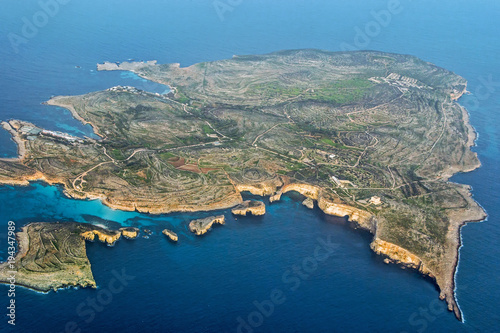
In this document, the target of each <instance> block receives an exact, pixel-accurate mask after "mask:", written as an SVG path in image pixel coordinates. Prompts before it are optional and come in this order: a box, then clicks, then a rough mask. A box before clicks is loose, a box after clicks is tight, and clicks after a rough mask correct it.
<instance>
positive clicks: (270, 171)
mask: <svg viewBox="0 0 500 333" xmlns="http://www.w3.org/2000/svg"><path fill="white" fill-rule="evenodd" d="M98 69H99V70H128V71H132V72H134V73H135V74H137V75H138V76H140V77H142V78H145V79H148V80H151V81H154V82H157V83H161V84H165V85H168V86H170V88H171V92H170V93H169V94H167V95H161V94H157V93H150V92H147V91H142V90H138V89H136V88H133V87H122V86H118V87H113V88H110V89H107V90H105V91H98V92H93V93H89V94H85V95H81V96H58V97H54V98H52V99H51V100H50V101H48V102H47V104H49V105H57V106H60V107H64V108H67V109H68V110H70V111H71V112H72V114H73V115H74V117H75V118H76V119H79V120H80V121H82V122H83V123H85V124H90V125H91V126H92V127H93V128H94V131H95V133H96V134H97V135H99V136H100V139H98V140H95V139H91V138H84V139H81V138H76V137H74V136H71V135H69V134H66V133H60V132H54V131H49V130H46V129H43V128H39V127H37V126H35V125H34V124H30V123H28V122H25V121H22V120H11V121H9V122H4V123H3V127H4V128H6V129H7V130H9V132H10V133H11V134H12V137H13V139H14V140H15V141H16V143H17V144H18V151H19V157H18V158H16V159H2V160H0V183H4V184H13V185H26V184H29V182H30V181H33V180H43V181H45V182H48V183H50V184H62V185H63V187H64V191H65V193H66V195H68V196H69V197H72V198H77V199H100V200H102V202H103V203H104V204H106V205H108V206H110V207H112V208H115V209H121V210H127V211H139V212H143V213H151V214H160V213H170V212H194V211H211V210H216V209H229V208H232V207H234V206H236V205H240V204H242V203H243V198H242V195H241V193H242V192H250V193H252V194H253V195H258V196H269V198H270V199H269V200H270V202H272V204H279V203H278V202H279V200H280V198H281V196H282V195H283V194H284V193H287V192H290V191H295V192H299V193H300V194H302V195H303V196H304V197H305V198H308V199H310V200H308V201H307V202H305V204H306V205H307V206H308V207H311V206H312V207H314V205H316V206H317V207H318V208H319V209H321V210H322V211H323V212H324V213H325V214H331V215H337V216H347V217H348V219H349V221H351V222H352V223H355V224H357V225H358V226H359V227H361V228H364V229H366V230H369V231H370V232H371V233H372V234H373V236H374V237H373V242H372V243H371V248H372V249H373V251H375V252H376V253H379V254H380V255H383V256H385V257H386V258H385V259H387V260H386V261H388V262H389V261H392V262H395V263H398V264H401V265H405V266H407V267H412V268H414V269H416V270H418V271H420V272H421V273H422V274H425V275H428V276H429V277H431V278H432V279H434V281H435V282H436V284H437V286H438V287H439V289H440V298H441V299H445V300H446V301H447V303H448V308H449V310H450V311H453V312H454V313H455V315H456V316H457V318H459V319H460V318H461V313H460V309H459V307H458V306H457V303H456V299H455V293H454V290H455V284H454V283H455V282H454V276H455V270H456V266H457V262H458V251H459V247H460V228H461V226H463V225H464V224H465V223H466V222H470V221H480V220H483V219H484V218H485V216H486V215H485V212H484V211H483V209H482V208H481V207H480V206H479V205H478V204H477V203H476V202H475V201H474V200H473V198H472V196H471V193H470V190H471V189H470V187H469V186H466V185H461V184H456V183H454V182H450V181H449V178H450V177H451V176H452V175H454V174H456V173H458V172H468V171H471V170H474V169H476V168H478V167H479V166H480V162H479V160H478V158H477V156H476V154H475V153H474V152H473V151H472V150H471V149H470V148H471V147H472V146H473V145H474V142H475V139H476V133H475V131H474V129H473V128H472V127H471V125H470V123H469V115H468V113H467V111H466V110H465V109H464V108H463V107H462V106H460V105H459V104H458V103H457V99H459V98H460V97H461V96H462V95H463V94H464V93H466V88H467V82H466V80H465V79H464V78H462V77H460V76H459V75H456V74H455V73H453V72H450V71H448V70H446V69H443V68H440V67H437V66H435V65H433V64H430V63H428V62H425V61H423V60H420V59H418V58H416V57H413V56H409V55H398V54H389V53H381V52H374V51H359V52H337V53H334V52H327V51H320V50H290V51H280V52H276V53H271V54H266V55H247V56H234V57H233V58H232V59H227V60H221V61H213V62H205V63H199V64H195V65H192V66H189V67H181V66H180V65H179V64H157V63H156V62H155V61H151V62H132V63H130V62H129V63H123V64H110V63H105V64H101V65H99V66H98ZM311 201H312V202H311Z"/></svg>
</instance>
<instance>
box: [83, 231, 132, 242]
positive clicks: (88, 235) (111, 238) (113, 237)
mask: <svg viewBox="0 0 500 333" xmlns="http://www.w3.org/2000/svg"><path fill="white" fill-rule="evenodd" d="M121 235H122V233H121V232H119V231H115V232H113V233H111V232H110V233H109V234H108V233H106V232H102V231H99V230H89V231H86V232H84V233H82V234H81V236H82V238H83V239H85V240H87V241H94V239H95V236H97V238H98V239H99V241H101V242H102V243H106V244H108V245H114V244H115V242H116V241H117V240H118V239H120V237H121ZM134 238H135V237H134Z"/></svg>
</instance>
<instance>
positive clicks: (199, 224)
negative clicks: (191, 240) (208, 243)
mask: <svg viewBox="0 0 500 333" xmlns="http://www.w3.org/2000/svg"><path fill="white" fill-rule="evenodd" d="M224 223H226V218H225V217H224V215H219V216H209V217H205V218H203V219H198V220H193V221H191V222H190V223H189V230H190V231H191V232H192V233H194V234H196V235H198V236H201V235H204V234H206V233H207V232H208V231H209V230H210V228H212V225H214V224H224Z"/></svg>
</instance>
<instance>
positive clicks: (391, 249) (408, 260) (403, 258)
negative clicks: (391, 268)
mask: <svg viewBox="0 0 500 333" xmlns="http://www.w3.org/2000/svg"><path fill="white" fill-rule="evenodd" d="M370 247H371V249H372V250H373V251H374V252H375V253H377V254H380V255H385V256H387V257H388V259H389V260H388V261H387V262H392V263H396V264H402V265H404V266H407V267H410V268H413V269H416V270H418V271H419V272H420V273H422V274H424V275H428V276H429V277H431V278H435V276H434V274H433V273H432V272H431V271H430V270H429V269H428V268H427V267H426V266H425V265H424V263H423V262H422V260H421V259H420V258H419V257H417V256H416V255H414V254H413V253H411V252H410V251H408V250H405V249H403V248H402V247H400V246H397V245H395V244H392V243H389V242H386V241H383V240H381V239H379V238H375V240H374V241H373V242H372V243H371V245H370Z"/></svg>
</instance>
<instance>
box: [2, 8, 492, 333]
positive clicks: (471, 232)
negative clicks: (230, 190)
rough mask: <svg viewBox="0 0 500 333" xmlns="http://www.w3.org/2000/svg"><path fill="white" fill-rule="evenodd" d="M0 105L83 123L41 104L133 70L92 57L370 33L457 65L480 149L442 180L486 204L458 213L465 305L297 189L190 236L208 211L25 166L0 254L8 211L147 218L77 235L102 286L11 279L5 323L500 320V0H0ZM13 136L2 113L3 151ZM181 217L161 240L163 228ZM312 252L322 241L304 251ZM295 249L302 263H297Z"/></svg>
mask: <svg viewBox="0 0 500 333" xmlns="http://www.w3.org/2000/svg"><path fill="white" fill-rule="evenodd" d="M1 8H2V9H1V10H0V120H8V119H12V118H17V119H23V120H27V121H31V122H33V123H35V124H37V125H39V126H42V127H44V128H47V129H52V130H59V131H65V132H69V133H71V134H74V135H78V136H93V135H94V134H93V133H92V129H91V128H90V127H89V126H83V125H82V124H80V123H79V122H78V121H76V120H75V119H73V118H72V116H71V114H70V113H69V112H68V111H67V110H64V109H61V108H57V107H51V106H46V105H42V104H41V103H42V102H44V101H46V100H48V99H49V98H50V97H51V96H52V95H76V94H85V93H88V92H91V91H97V90H102V89H107V88H110V87H112V86H115V85H131V86H136V87H138V88H140V89H145V90H150V91H155V92H160V93H163V92H165V89H166V87H164V86H161V85H157V84H153V83H151V82H148V81H145V80H143V79H140V78H138V77H137V76H135V75H131V74H129V73H121V72H97V71H96V64H97V63H99V62H104V61H127V60H129V59H134V60H153V59H155V60H158V62H159V63H173V62H176V63H181V65H182V66H188V65H191V64H194V63H197V62H202V61H211V60H218V59H225V58H230V57H232V56H233V55H235V54H237V55H241V54H258V53H268V52H273V51H277V50H282V49H298V48H317V49H324V50H331V51H339V50H348V49H372V50H380V51H386V52H396V53H404V54H412V55H415V56H418V57H420V58H422V59H424V60H426V61H429V62H432V63H435V64H437V65H439V66H441V67H444V68H447V69H449V70H452V71H454V72H456V73H457V74H459V75H462V76H463V77H465V78H466V79H467V80H468V81H469V88H468V90H469V91H471V93H472V94H470V95H467V96H464V97H463V98H462V99H461V100H460V103H462V104H463V105H464V106H466V107H467V108H468V110H469V112H470V115H471V122H472V124H473V125H474V127H475V128H476V130H477V131H478V133H479V138H478V140H477V146H476V147H475V148H474V150H475V151H476V152H477V153H478V154H479V157H480V160H481V162H482V164H483V166H482V167H481V168H480V169H478V170H476V171H474V172H471V173H468V174H460V175H456V176H455V177H454V178H453V181H456V182H460V183H465V184H469V185H471V186H472V187H473V195H474V198H475V199H476V200H477V201H478V202H479V203H480V204H481V205H482V206H483V207H484V208H485V209H486V210H487V212H488V214H489V217H488V219H487V221H485V222H482V223H471V224H468V225H467V226H465V227H464V228H463V229H462V243H463V246H462V248H461V249H460V264H459V268H458V272H457V275H456V284H457V299H458V302H459V304H460V307H461V309H462V311H463V314H464V318H465V322H464V323H461V322H459V321H458V320H456V319H455V317H454V315H453V314H452V313H450V312H448V311H446V310H445V305H444V303H443V302H441V301H439V300H438V290H437V289H436V287H435V285H434V284H433V283H432V281H430V280H428V279H426V278H423V277H421V276H420V275H418V274H417V273H415V272H413V271H410V270H403V269H401V268H399V267H397V266H394V265H386V264H384V262H383V261H382V259H381V258H380V257H378V256H376V255H375V254H374V253H372V252H371V250H370V248H369V244H370V241H371V235H370V234H368V233H367V232H364V231H361V230H356V229H354V228H353V227H352V225H350V224H349V223H347V221H346V220H345V219H344V218H338V217H332V216H325V215H324V214H323V213H321V212H320V211H319V210H317V209H316V210H308V209H306V208H305V207H303V206H302V204H301V198H300V197H299V196H298V195H297V196H296V195H289V196H287V197H285V198H284V200H283V201H282V202H280V203H277V204H272V205H269V206H268V213H267V214H266V215H265V216H263V217H258V218H257V217H248V218H237V219H236V218H234V217H232V216H231V214H229V212H228V211H220V212H217V213H220V214H225V215H226V218H227V222H226V225H224V226H215V227H214V228H213V230H212V231H211V232H210V233H208V234H206V235H204V236H203V237H196V236H193V235H192V234H191V233H190V232H189V230H188V229H187V223H188V222H189V221H190V220H191V219H193V218H198V217H203V216H208V215H211V214H212V213H196V214H170V215H160V216H152V215H145V214H139V213H135V212H121V211H115V210H111V209H109V208H108V207H106V206H104V205H102V204H101V203H100V202H99V201H77V200H71V199H68V198H66V197H65V196H64V194H63V192H62V189H61V188H60V187H57V186H48V185H46V184H44V183H41V182H36V183H33V184H31V185H30V186H27V187H12V186H0V258H2V259H5V258H6V250H7V241H6V234H7V223H8V221H11V220H12V221H15V222H16V225H17V227H21V226H23V225H24V224H26V223H29V222H32V221H47V222H50V221H61V222H65V221H77V222H87V223H94V224H98V225H103V226H107V227H110V228H117V227H121V226H136V227H140V228H141V229H144V228H146V229H149V230H151V231H152V234H151V235H150V236H149V238H138V239H136V240H120V241H119V242H118V243H117V244H116V245H115V246H114V247H108V246H105V245H104V244H101V243H88V247H87V253H88V257H89V259H90V262H91V264H92V271H93V273H94V276H95V280H96V282H97V284H98V289H80V290H75V289H67V290H60V291H58V292H51V293H48V294H41V293H36V292H33V291H30V290H27V289H23V288H18V289H17V292H16V325H15V326H11V325H9V324H8V323H7V320H8V318H7V316H6V315H5V314H6V313H7V309H6V307H7V304H8V300H9V298H8V297H7V290H8V288H7V287H6V286H0V314H1V315H0V331H1V332H246V333H251V332H419V333H422V332H479V331H481V332H498V331H499V328H498V326H499V324H500V314H499V310H498V308H499V307H498V304H499V303H500V288H499V285H500V267H499V260H498V258H500V246H499V241H500V206H499V205H498V203H499V194H498V193H499V192H498V191H497V188H498V187H499V185H500V172H499V171H500V170H499V167H498V165H499V159H500V157H499V141H500V139H499V133H498V130H497V128H498V125H499V124H500V63H499V60H498V54H499V53H500V33H499V32H500V31H499V30H500V25H499V23H498V18H499V17H500V2H496V1H492V0H490V1H486V0H479V1H464V0H454V1H451V0H443V1H431V0H420V1H410V0H399V1H398V0H388V1H361V0H350V1H338V0H336V1H326V0H324V1H319V0H318V1H306V0H303V1H297V0H286V1H285V0H267V1H264V0H251V1H250V0H246V1H245V0H184V1H167V0H161V1H160V0H143V1H140V2H139V1H131V0H121V1H117V0H107V1H97V0H86V1H77V0H73V1H71V0H41V1H34V0H24V1H17V0H3V1H2V5H1ZM15 155H16V147H15V145H14V143H13V142H12V141H11V140H10V136H9V135H8V133H6V132H5V131H0V157H11V156H15ZM164 228H170V229H172V230H174V231H176V232H177V233H178V234H179V242H178V244H173V243H171V242H169V241H167V239H166V238H165V237H164V236H163V235H162V234H161V230H163V229H164ZM318 251H319V252H321V253H322V256H321V259H322V260H317V259H315V258H318V257H315V255H316V254H317V253H318ZM298 267H304V268H305V270H301V271H299V270H298V269H297V268H298Z"/></svg>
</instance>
